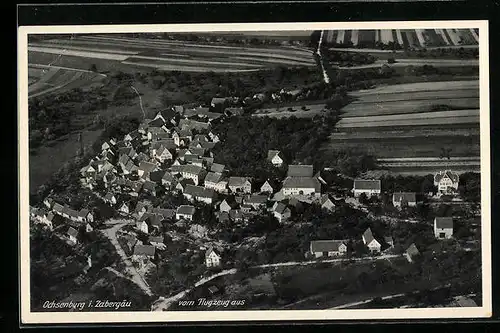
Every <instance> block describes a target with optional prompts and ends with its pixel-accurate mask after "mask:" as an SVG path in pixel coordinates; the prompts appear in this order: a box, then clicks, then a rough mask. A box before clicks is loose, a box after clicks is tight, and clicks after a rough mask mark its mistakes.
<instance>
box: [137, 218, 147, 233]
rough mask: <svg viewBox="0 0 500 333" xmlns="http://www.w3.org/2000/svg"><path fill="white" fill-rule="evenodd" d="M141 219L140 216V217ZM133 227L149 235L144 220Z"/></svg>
mask: <svg viewBox="0 0 500 333" xmlns="http://www.w3.org/2000/svg"><path fill="white" fill-rule="evenodd" d="M141 219H142V216H141ZM135 227H136V228H137V229H139V230H140V231H142V232H143V233H145V234H147V233H149V226H148V223H147V222H146V221H145V220H142V221H138V222H136V224H135Z"/></svg>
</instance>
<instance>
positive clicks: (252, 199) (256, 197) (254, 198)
mask: <svg viewBox="0 0 500 333" xmlns="http://www.w3.org/2000/svg"><path fill="white" fill-rule="evenodd" d="M267 199H268V197H267V195H260V194H253V195H249V196H248V197H246V198H245V199H243V201H244V202H245V203H247V204H263V203H265V202H266V201H267Z"/></svg>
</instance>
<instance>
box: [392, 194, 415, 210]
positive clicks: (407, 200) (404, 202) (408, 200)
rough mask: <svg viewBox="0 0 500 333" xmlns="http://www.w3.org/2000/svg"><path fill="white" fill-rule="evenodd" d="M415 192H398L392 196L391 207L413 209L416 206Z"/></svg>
mask: <svg viewBox="0 0 500 333" xmlns="http://www.w3.org/2000/svg"><path fill="white" fill-rule="evenodd" d="M416 198H417V195H416V194H415V192H399V193H393V194H392V205H393V206H394V207H404V206H409V207H415V206H416V205H417V199H416Z"/></svg>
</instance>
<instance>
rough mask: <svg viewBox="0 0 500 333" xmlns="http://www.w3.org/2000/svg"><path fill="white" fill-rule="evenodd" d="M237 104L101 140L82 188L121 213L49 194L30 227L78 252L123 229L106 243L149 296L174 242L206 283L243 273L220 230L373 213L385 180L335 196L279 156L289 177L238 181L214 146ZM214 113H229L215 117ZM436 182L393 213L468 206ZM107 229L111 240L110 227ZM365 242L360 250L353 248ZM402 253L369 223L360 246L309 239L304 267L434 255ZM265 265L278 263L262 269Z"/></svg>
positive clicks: (437, 223)
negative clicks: (99, 235)
mask: <svg viewBox="0 0 500 333" xmlns="http://www.w3.org/2000/svg"><path fill="white" fill-rule="evenodd" d="M230 102H231V101H230V100H228V99H224V98H214V99H213V100H212V103H211V105H210V106H206V107H202V106H199V107H194V108H193V107H186V106H174V107H172V108H167V109H164V110H161V111H158V112H157V114H156V116H155V117H154V119H144V120H143V121H142V123H141V124H140V126H139V128H137V130H134V131H132V132H130V133H128V134H127V135H125V136H124V137H123V138H111V139H109V140H108V141H106V142H105V143H103V144H102V147H101V152H100V154H99V155H98V156H95V157H94V158H92V160H91V161H90V162H89V164H88V165H87V166H85V167H83V168H82V169H81V170H80V175H81V177H80V178H81V179H80V183H81V184H80V185H81V187H82V188H85V189H89V190H91V191H92V193H94V194H95V196H97V197H98V198H100V200H102V202H104V203H105V204H106V205H107V206H109V207H110V209H112V210H113V211H114V217H113V218H111V219H109V220H106V221H105V220H99V219H97V218H95V214H94V212H93V211H92V207H88V208H82V209H81V210H75V209H73V208H72V207H71V206H69V205H65V204H61V203H60V202H57V201H56V200H54V199H53V198H52V197H51V196H49V197H47V198H45V199H44V200H43V206H41V207H31V217H32V220H33V221H35V223H39V224H42V225H44V226H46V227H47V228H48V229H49V230H53V232H54V233H57V234H58V235H59V236H60V237H61V238H63V239H65V240H66V241H67V242H68V244H72V245H75V244H78V243H79V242H82V235H85V234H86V233H91V232H93V231H94V230H98V229H102V228H106V227H109V226H110V225H111V226H115V227H114V228H112V230H113V232H107V235H108V237H110V240H111V242H112V243H113V244H114V245H115V247H117V252H118V253H122V254H123V255H122V259H123V260H124V261H127V262H129V259H131V262H132V265H133V268H132V267H129V269H130V270H132V271H134V270H135V273H134V275H136V277H137V280H138V281H141V282H140V284H143V285H144V288H143V289H145V290H150V287H149V285H148V283H147V282H146V280H147V277H148V276H149V275H150V274H151V271H154V267H155V266H156V265H157V263H158V261H159V260H160V261H163V260H164V261H167V262H168V261H169V260H170V258H169V257H168V253H169V250H170V248H171V247H172V248H177V247H178V246H179V245H175V243H176V241H177V242H178V244H185V245H184V246H185V247H186V248H185V249H184V252H186V251H187V252H190V253H192V254H195V255H194V258H197V259H195V264H194V265H195V267H196V269H195V273H192V272H191V273H192V274H195V275H197V276H195V277H194V278H202V277H207V276H209V275H210V274H212V273H217V272H220V271H221V270H222V269H225V270H227V269H234V268H239V267H241V265H239V264H238V263H236V262H235V260H234V258H231V256H230V255H228V253H231V251H232V250H234V248H238V247H240V246H241V244H235V243H232V244H231V243H229V242H228V241H223V240H221V239H217V236H218V235H219V234H220V229H227V230H234V227H235V226H245V225H248V224H249V221H255V220H259V219H265V221H268V220H273V221H275V222H277V225H278V226H286V225H290V224H300V223H301V222H306V221H300V222H299V221H297V219H298V218H300V217H299V216H297V212H298V211H301V209H302V211H303V209H304V206H308V207H309V206H311V207H315V209H319V210H320V211H321V212H322V213H321V214H326V215H328V214H330V213H332V212H334V211H335V210H336V209H338V207H339V206H343V205H344V206H345V205H347V206H350V207H352V208H354V209H358V210H362V211H365V212H366V211H368V209H367V208H366V202H369V201H370V200H371V198H377V197H379V196H380V195H381V194H382V192H383V190H384V183H383V182H382V181H381V180H380V179H368V178H355V179H353V186H352V188H350V189H348V191H347V193H348V194H346V195H340V194H339V193H338V191H337V192H335V191H331V189H332V186H333V187H334V185H335V184H331V183H329V182H328V181H326V180H325V178H327V177H324V173H325V172H327V170H314V167H313V165H301V164H290V163H289V162H290V161H286V158H285V157H284V156H283V154H282V153H281V152H280V151H279V150H269V151H267V152H266V154H267V161H268V163H269V164H270V165H272V166H273V167H274V168H279V169H283V170H286V177H284V178H283V179H267V180H266V181H265V182H264V183H256V182H255V181H254V180H253V179H252V178H250V177H246V176H243V175H237V174H233V173H232V171H231V170H228V169H226V167H225V165H222V164H219V163H216V162H215V161H216V160H217V156H215V155H214V153H213V149H214V147H215V146H216V145H223V144H224V142H223V141H221V139H220V137H221V135H220V134H221V133H215V132H214V131H213V130H212V124H213V123H215V122H223V121H225V119H228V118H230V117H238V116H240V115H241V114H242V113H243V110H242V109H241V108H236V107H231V106H230V105H229V106H228V104H231V103H230ZM216 107H217V108H218V109H219V110H220V109H222V110H223V112H222V113H219V112H214V111H213V109H214V108H216ZM433 185H434V187H435V193H432V192H431V193H415V192H394V193H390V195H391V196H392V205H393V207H395V208H396V209H397V210H400V211H404V210H405V209H408V208H409V209H411V208H412V207H415V206H417V204H418V203H419V202H422V201H423V200H425V198H428V197H432V198H438V199H439V198H440V197H441V196H446V197H447V198H454V199H453V200H457V201H460V200H461V199H460V198H458V197H459V195H458V192H457V190H458V186H459V175H458V174H457V173H455V172H452V171H450V170H443V171H441V172H438V173H436V174H435V175H434V184H433ZM165 198H170V200H169V204H167V205H165V204H162V203H161V202H162V199H165ZM163 202H164V201H163ZM154 203H156V205H155V204H154ZM173 203H175V204H173ZM299 207H300V209H299ZM207 212H208V213H207ZM207 214H208V215H207ZM294 215H296V216H294ZM208 220H210V221H215V226H214V225H213V224H211V225H207V223H208V222H207V221H208ZM401 223H404V221H401ZM410 223H411V221H410ZM395 228H397V225H396V226H395ZM108 230H111V229H109V228H108ZM454 230H455V229H454V220H453V217H450V216H435V217H434V218H433V237H434V238H435V239H436V240H449V239H451V238H453V237H454V235H455V233H454ZM102 231H103V232H105V233H106V229H105V230H102ZM186 235H189V241H186ZM181 240H182V241H181ZM360 241H361V242H362V245H363V247H364V249H363V250H362V251H360V250H359V247H358V246H355V243H357V242H360ZM397 245H399V247H398V246H397ZM181 246H182V245H181ZM401 246H402V244H395V241H394V237H393V235H392V234H391V233H387V234H381V233H380V232H379V231H378V230H377V231H376V232H374V230H372V228H371V227H370V226H368V227H367V228H366V229H364V232H362V233H360V234H359V235H358V237H357V239H329V238H317V239H312V240H310V242H309V244H308V247H307V249H303V250H304V251H303V252H304V253H303V258H302V260H303V261H307V260H309V261H310V260H319V261H321V260H325V258H330V257H332V258H347V257H348V258H350V259H353V258H358V259H359V258H361V259H362V258H366V259H368V260H370V258H371V259H373V258H375V259H374V260H376V258H377V257H380V258H384V256H387V258H391V257H394V256H401V257H404V258H406V260H407V261H408V262H409V263H412V262H414V261H415V260H418V259H417V258H418V257H419V254H420V252H421V251H424V250H426V249H423V248H419V246H417V245H416V244H415V243H411V244H409V245H407V246H405V247H404V248H402V249H399V250H395V248H396V247H397V248H400V247H401ZM87 260H88V263H87V266H86V267H91V266H92V258H91V256H89V257H88V258H87ZM265 264H271V263H263V264H261V265H265ZM191 277H192V276H191ZM216 289H217V288H216Z"/></svg>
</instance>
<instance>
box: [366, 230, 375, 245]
mask: <svg viewBox="0 0 500 333" xmlns="http://www.w3.org/2000/svg"><path fill="white" fill-rule="evenodd" d="M363 238H364V239H365V243H366V244H367V245H368V244H370V243H371V242H372V241H373V240H375V237H373V233H372V230H371V229H370V228H368V229H366V230H365V232H364V233H363Z"/></svg>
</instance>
